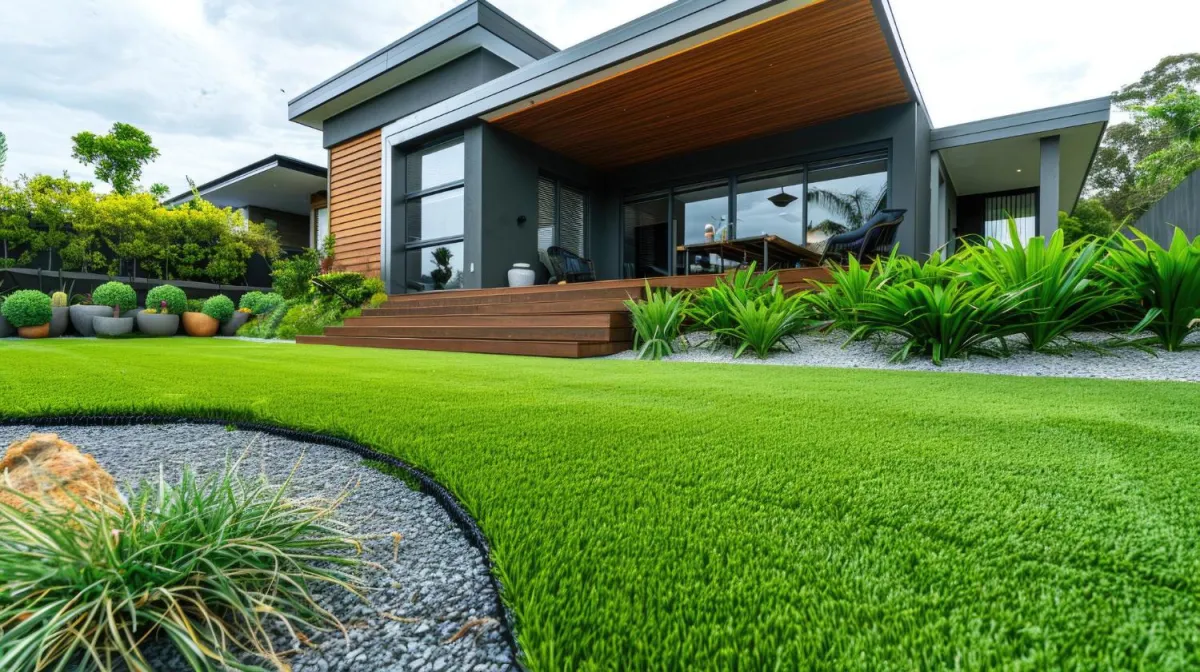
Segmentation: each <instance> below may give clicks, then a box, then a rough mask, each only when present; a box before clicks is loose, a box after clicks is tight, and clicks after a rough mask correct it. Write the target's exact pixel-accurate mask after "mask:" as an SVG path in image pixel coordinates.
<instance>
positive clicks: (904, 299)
mask: <svg viewBox="0 0 1200 672" xmlns="http://www.w3.org/2000/svg"><path fill="white" fill-rule="evenodd" d="M1020 302H1021V296H1020V293H1019V292H1005V291H1002V290H1000V288H999V287H997V286H996V285H994V284H991V285H986V286H982V287H974V286H972V285H971V284H970V283H969V282H968V281H967V280H965V279H963V278H951V279H950V280H948V281H947V282H946V283H945V284H934V285H927V284H923V283H921V282H917V281H915V280H909V281H907V282H901V283H896V284H886V285H884V286H883V287H881V288H879V289H878V290H875V291H873V292H871V293H870V298H868V299H867V300H866V301H865V302H864V303H863V304H862V305H861V306H860V307H859V308H858V315H857V318H858V321H859V327H858V333H855V334H853V335H852V338H854V337H861V335H862V334H863V333H875V332H884V333H894V334H899V335H901V336H903V337H904V338H905V342H904V344H903V345H902V346H901V347H900V349H899V350H898V351H897V352H896V354H895V355H894V356H893V357H892V361H904V360H907V359H908V358H909V357H910V356H911V355H912V353H914V352H917V353H922V354H926V355H929V357H930V358H931V359H932V360H933V363H934V364H937V365H939V366H940V365H941V364H942V362H943V361H945V360H946V359H948V358H951V357H965V356H967V355H969V354H971V353H973V352H988V351H987V350H986V349H985V347H984V346H985V344H986V343H988V342H989V341H991V340H993V339H997V338H1003V337H1005V336H1011V335H1012V334H1013V333H1015V332H1017V331H1018V330H1019V328H1018V327H1015V326H1013V324H1012V319H1011V316H1012V314H1013V313H1014V311H1016V310H1017V308H1018V306H1019V304H1020Z"/></svg>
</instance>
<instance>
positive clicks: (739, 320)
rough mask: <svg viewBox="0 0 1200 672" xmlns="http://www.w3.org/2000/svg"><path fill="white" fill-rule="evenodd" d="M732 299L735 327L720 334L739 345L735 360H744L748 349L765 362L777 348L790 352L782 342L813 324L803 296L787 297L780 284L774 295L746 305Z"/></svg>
mask: <svg viewBox="0 0 1200 672" xmlns="http://www.w3.org/2000/svg"><path fill="white" fill-rule="evenodd" d="M731 300H732V304H731V305H730V319H731V321H732V325H731V326H729V327H723V328H721V329H720V330H719V331H718V332H717V334H718V335H719V336H721V337H723V338H724V339H726V341H727V342H733V343H736V344H737V345H736V347H737V350H736V351H735V352H734V353H733V357H734V359H736V358H738V357H741V356H742V353H744V352H745V351H746V350H747V349H750V350H753V351H754V353H755V354H757V355H758V356H759V358H761V359H766V358H767V355H769V354H770V352H771V350H772V349H773V348H774V347H775V346H776V345H783V347H784V348H785V349H788V350H789V351H790V348H788V347H787V344H786V343H784V342H783V339H784V338H786V337H787V336H792V335H794V334H796V333H797V332H799V331H800V330H802V329H805V328H807V327H808V326H809V325H810V324H811V320H810V319H809V315H810V312H811V307H810V304H808V303H807V302H806V301H805V299H804V296H803V295H796V296H791V297H788V296H786V295H785V294H784V292H783V288H782V287H779V286H778V285H776V286H775V287H774V288H773V289H772V290H771V293H769V294H767V295H764V296H760V297H758V298H756V299H751V300H749V301H745V302H743V301H741V300H740V299H738V298H737V297H733V298H732V299H731Z"/></svg>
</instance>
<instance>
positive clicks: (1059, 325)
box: [959, 217, 1132, 351]
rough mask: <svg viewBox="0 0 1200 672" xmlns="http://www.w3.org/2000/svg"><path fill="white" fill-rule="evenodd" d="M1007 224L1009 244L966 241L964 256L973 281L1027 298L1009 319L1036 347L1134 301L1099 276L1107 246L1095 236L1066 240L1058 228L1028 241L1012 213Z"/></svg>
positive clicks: (1030, 344)
mask: <svg viewBox="0 0 1200 672" xmlns="http://www.w3.org/2000/svg"><path fill="white" fill-rule="evenodd" d="M1008 228H1009V241H1008V243H1007V244H1005V243H1003V242H1001V241H999V240H993V241H989V242H988V244H986V245H967V246H966V247H965V248H964V249H963V250H962V252H960V253H959V257H960V258H961V259H962V266H963V269H964V271H965V272H966V273H967V277H968V279H969V280H970V281H971V282H972V283H973V284H974V285H976V286H980V287H983V286H987V285H995V286H996V287H997V288H998V289H999V290H1000V291H1002V292H1018V293H1020V294H1021V295H1022V297H1023V299H1024V300H1023V301H1021V302H1020V304H1019V306H1018V309H1016V310H1014V311H1013V312H1012V313H1011V314H1010V319H1011V322H1012V324H1013V325H1014V326H1016V327H1018V328H1019V330H1020V331H1021V332H1022V333H1024V334H1025V337H1026V339H1027V340H1028V342H1029V347H1030V349H1031V350H1035V351H1044V350H1046V349H1048V348H1050V347H1052V346H1053V345H1054V344H1055V343H1056V342H1059V341H1062V340H1064V339H1067V338H1069V334H1070V333H1071V332H1072V331H1075V330H1077V329H1079V328H1080V327H1081V326H1082V325H1084V324H1096V323H1097V322H1099V319H1098V318H1099V316H1101V315H1105V314H1109V313H1111V311H1113V310H1115V309H1117V308H1119V307H1120V306H1122V305H1123V304H1125V303H1127V302H1129V301H1130V300H1131V299H1132V296H1131V294H1130V292H1129V291H1128V290H1127V289H1125V288H1122V287H1119V286H1114V284H1113V283H1112V282H1109V281H1107V280H1104V279H1103V278H1097V277H1096V274H1097V270H1096V269H1097V265H1098V264H1100V263H1101V262H1102V261H1103V259H1104V247H1103V246H1102V245H1101V244H1100V243H1099V242H1097V241H1096V240H1095V239H1093V238H1082V239H1080V240H1077V241H1076V242H1074V243H1070V244H1067V243H1066V242H1065V240H1066V239H1065V235H1064V233H1063V232H1062V231H1056V232H1054V234H1053V235H1052V236H1051V237H1050V240H1049V242H1047V241H1046V239H1045V238H1044V237H1042V236H1035V237H1033V238H1030V239H1029V242H1028V243H1024V244H1023V243H1022V242H1021V236H1020V234H1019V233H1018V231H1017V223H1016V221H1015V220H1013V219H1012V218H1011V217H1010V218H1009V220H1008Z"/></svg>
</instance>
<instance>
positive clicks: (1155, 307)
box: [1098, 228, 1200, 352]
mask: <svg viewBox="0 0 1200 672" xmlns="http://www.w3.org/2000/svg"><path fill="white" fill-rule="evenodd" d="M1130 230H1131V232H1132V233H1133V235H1134V236H1136V240H1132V239H1129V238H1126V237H1124V236H1117V237H1116V241H1117V242H1118V244H1117V245H1116V246H1115V247H1114V248H1113V249H1112V250H1111V251H1110V253H1109V255H1108V259H1107V260H1106V261H1105V263H1102V264H1100V265H1099V266H1098V270H1099V271H1100V272H1101V273H1103V274H1104V275H1105V276H1106V277H1107V278H1108V279H1109V280H1111V281H1112V282H1113V284H1114V285H1116V286H1118V287H1123V288H1124V289H1126V290H1127V291H1129V292H1130V293H1131V294H1132V295H1134V296H1136V297H1137V298H1138V300H1140V302H1141V308H1142V310H1143V311H1145V317H1144V318H1143V320H1142V322H1141V323H1140V324H1139V325H1138V327H1137V328H1142V327H1144V328H1146V329H1148V330H1150V331H1151V332H1153V333H1154V335H1155V336H1156V337H1157V338H1158V341H1159V343H1160V344H1161V345H1162V346H1163V347H1164V348H1166V349H1167V350H1169V351H1172V352H1174V351H1177V350H1181V349H1183V348H1184V347H1185V344H1184V340H1185V339H1186V338H1187V337H1188V334H1190V333H1191V332H1192V331H1193V330H1194V329H1195V328H1196V326H1198V323H1197V320H1198V319H1200V237H1197V238H1196V240H1194V241H1192V242H1191V243H1189V242H1188V239H1187V235H1186V234H1185V233H1184V232H1183V230H1181V229H1178V228H1177V229H1175V236H1174V237H1173V238H1172V239H1171V246H1170V247H1169V248H1165V249H1164V248H1163V247H1162V246H1161V245H1159V244H1158V243H1156V242H1155V241H1154V239H1153V238H1151V237H1149V236H1147V235H1145V234H1144V233H1142V232H1141V231H1138V230H1137V229H1130Z"/></svg>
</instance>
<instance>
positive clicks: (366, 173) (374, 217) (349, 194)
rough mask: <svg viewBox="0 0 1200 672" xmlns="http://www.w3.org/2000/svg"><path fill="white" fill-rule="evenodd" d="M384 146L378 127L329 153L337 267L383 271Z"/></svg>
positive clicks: (331, 220) (330, 205) (330, 192)
mask: <svg viewBox="0 0 1200 672" xmlns="http://www.w3.org/2000/svg"><path fill="white" fill-rule="evenodd" d="M382 198H383V150H382V145H381V139H380V132H379V131H378V130H375V131H371V132H370V133H366V134H364V135H360V136H358V137H357V138H354V139H353V140H347V141H346V142H343V143H342V144H340V145H335V146H334V147H333V149H332V150H331V152H330V156H329V229H330V230H331V231H333V234H334V235H335V236H337V267H338V268H339V269H341V270H346V271H356V272H358V273H364V274H366V275H375V276H378V275H379V262H380V257H379V246H380V244H381V240H382V233H383V230H382V227H383V209H382V206H381V205H380V203H381V200H382Z"/></svg>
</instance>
